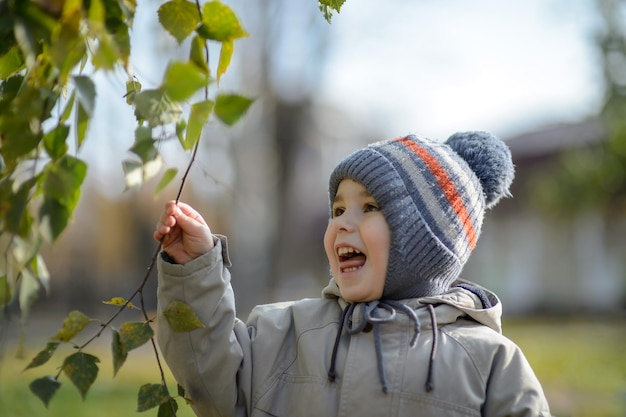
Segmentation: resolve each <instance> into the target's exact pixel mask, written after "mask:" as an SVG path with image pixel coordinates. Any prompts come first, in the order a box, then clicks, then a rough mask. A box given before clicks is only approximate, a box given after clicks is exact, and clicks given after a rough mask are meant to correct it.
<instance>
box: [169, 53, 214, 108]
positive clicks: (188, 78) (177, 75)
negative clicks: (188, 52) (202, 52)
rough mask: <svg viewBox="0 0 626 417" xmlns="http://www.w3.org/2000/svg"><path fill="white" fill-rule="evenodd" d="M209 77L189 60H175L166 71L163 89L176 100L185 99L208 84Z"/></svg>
mask: <svg viewBox="0 0 626 417" xmlns="http://www.w3.org/2000/svg"><path fill="white" fill-rule="evenodd" d="M208 81H209V77H208V76H207V74H206V73H205V72H203V71H202V70H201V69H200V68H198V66H196V65H195V64H193V63H188V62H174V63H172V64H171V65H170V66H169V67H168V68H167V71H166V72H165V81H164V84H163V91H165V94H167V96H168V97H169V98H170V99H172V100H174V101H185V100H187V99H189V98H190V97H191V96H192V95H193V94H194V93H195V92H196V91H198V90H199V89H200V88H202V87H204V86H206V85H207V83H208Z"/></svg>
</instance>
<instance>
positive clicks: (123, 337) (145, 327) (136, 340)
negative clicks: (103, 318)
mask: <svg viewBox="0 0 626 417" xmlns="http://www.w3.org/2000/svg"><path fill="white" fill-rule="evenodd" d="M152 336H154V331H153V330H152V327H150V324H149V323H143V322H128V323H123V324H122V325H121V326H120V343H121V344H122V346H123V347H124V350H125V351H126V352H130V351H131V350H133V349H136V348H138V347H139V346H141V345H144V344H145V343H147V342H148V341H149V340H150V338H151V337H152Z"/></svg>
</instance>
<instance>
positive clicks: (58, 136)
mask: <svg viewBox="0 0 626 417" xmlns="http://www.w3.org/2000/svg"><path fill="white" fill-rule="evenodd" d="M69 133H70V127H69V126H67V125H64V124H59V125H58V126H57V127H55V128H54V129H53V130H51V131H50V132H48V133H47V134H45V135H44V137H43V146H44V148H45V149H46V152H48V155H49V156H50V158H52V159H55V160H56V159H59V158H61V157H62V156H63V155H65V154H66V153H67V143H66V140H67V136H68V135H69Z"/></svg>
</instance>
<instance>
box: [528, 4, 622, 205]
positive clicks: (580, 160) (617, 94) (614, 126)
mask: <svg viewBox="0 0 626 417" xmlns="http://www.w3.org/2000/svg"><path fill="white" fill-rule="evenodd" d="M598 8H599V11H600V15H601V17H602V18H603V21H604V26H603V32H602V33H600V34H599V36H598V37H597V47H598V49H599V51H600V52H601V54H602V57H603V64H604V82H605V90H606V98H605V101H604V106H603V108H602V111H601V113H600V120H601V122H602V123H603V125H604V127H605V129H606V137H605V138H603V139H604V140H603V142H602V143H601V144H600V145H595V144H594V145H591V146H588V147H585V148H578V149H573V150H570V151H568V152H566V153H564V154H563V155H562V157H561V159H560V161H559V162H558V164H557V165H556V166H555V167H554V168H553V169H552V170H551V171H550V172H549V173H548V174H546V173H541V177H537V178H535V181H533V184H534V186H533V189H534V194H533V198H534V200H535V201H536V202H537V203H538V205H539V206H540V207H541V208H542V209H544V210H545V211H546V212H547V213H549V214H554V215H556V216H557V217H561V216H564V215H575V214H577V213H579V212H582V211H586V210H592V209H598V208H600V209H601V210H605V211H607V212H614V213H618V215H619V214H620V213H621V214H623V213H624V212H625V208H626V117H624V115H625V114H626V20H625V19H624V16H626V1H624V0H598Z"/></svg>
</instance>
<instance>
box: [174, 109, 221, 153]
mask: <svg viewBox="0 0 626 417" xmlns="http://www.w3.org/2000/svg"><path fill="white" fill-rule="evenodd" d="M211 110H213V102H212V101H211V100H206V101H201V102H199V103H195V104H193V105H192V106H191V113H190V114H189V125H188V126H187V134H186V135H185V140H184V141H183V142H181V145H183V148H184V149H186V150H189V149H192V148H193V147H194V145H195V144H196V142H197V141H198V139H200V134H201V133H202V129H203V128H204V125H205V123H206V122H207V121H208V120H209V116H210V114H211Z"/></svg>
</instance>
